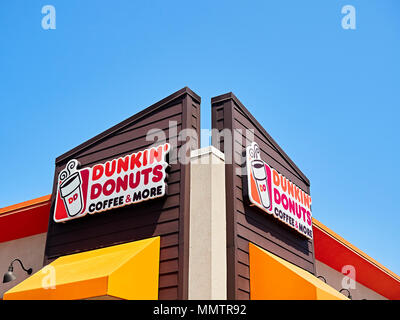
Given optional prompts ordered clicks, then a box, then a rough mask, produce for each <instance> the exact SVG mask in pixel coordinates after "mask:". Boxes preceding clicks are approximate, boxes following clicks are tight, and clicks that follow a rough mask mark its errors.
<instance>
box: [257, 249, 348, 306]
mask: <svg viewBox="0 0 400 320" xmlns="http://www.w3.org/2000/svg"><path fill="white" fill-rule="evenodd" d="M249 259H250V298H251V299H252V300H348V298H347V297H345V296H344V295H343V294H341V293H339V292H338V291H337V290H335V289H334V288H332V287H331V286H329V285H327V284H326V283H325V282H323V281H321V280H320V279H318V278H316V277H315V276H314V275H312V274H311V273H309V272H307V271H305V270H304V269H301V268H299V267H297V266H295V265H294V264H292V263H290V262H288V261H286V260H283V259H281V258H279V257H277V256H276V255H274V254H272V253H270V252H268V251H265V250H263V249H261V248H259V247H257V246H256V245H254V244H252V243H250V244H249Z"/></svg>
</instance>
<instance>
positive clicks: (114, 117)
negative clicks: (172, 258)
mask: <svg viewBox="0 0 400 320" xmlns="http://www.w3.org/2000/svg"><path fill="white" fill-rule="evenodd" d="M46 4H51V5H53V6H54V7H55V8H56V30H47V31H45V30H43V29H42V27H41V20H42V17H43V14H42V13H41V8H42V6H44V5H46ZM347 4H351V5H353V6H354V7H355V9H356V19H357V20H356V30H344V29H343V28H342V27H341V19H342V17H343V15H342V14H341V8H342V7H343V6H344V5H347ZM399 9H400V3H399V2H398V1H396V0H392V1H390V0H385V1H382V0H369V1H356V0H348V1H336V0H330V1H317V0H316V1H311V0H304V1H295V0H293V1H265V0H263V1H251V2H249V1H235V0H230V1H174V0H171V1H155V0H151V1H130V0H126V1H122V0H117V1H100V0H96V1H95V0H92V1H89V0H85V1H77V0H72V1H58V0H49V1H38V0H29V1H28V0H17V1H11V0H3V1H1V3H0V108H1V119H0V121H1V125H0V141H1V146H2V147H1V149H0V156H1V160H0V161H1V168H0V180H1V181H2V182H1V184H0V207H4V206H7V205H11V204H14V203H17V202H21V201H25V200H28V199H32V198H35V197H39V196H42V195H46V194H49V193H50V192H51V188H52V181H53V174H54V160H55V158H56V157H57V156H59V155H61V154H63V153H64V152H66V151H68V150H70V149H71V148H73V147H74V146H76V145H78V144H80V143H82V142H84V141H86V140H87V139H89V138H91V137H93V136H94V135H96V134H98V133H100V132H102V131H104V130H105V129H108V128H109V127H111V126H113V125H114V124H116V123H118V122H120V121H122V120H124V119H126V118H127V117H129V116H131V115H133V114H135V113H136V112H138V111H140V110H142V109H143V108H144V107H147V106H149V105H150V104H152V103H154V102H156V101H158V100H160V99H161V98H163V97H165V96H167V95H169V94H171V93H172V92H174V91H176V90H178V89H180V88H182V87H184V86H189V87H190V88H191V89H192V90H194V91H195V92H196V93H198V94H199V95H200V96H201V97H202V110H201V112H202V113H201V116H202V118H201V124H202V128H210V122H211V114H210V98H211V97H213V96H216V95H219V94H222V93H226V92H229V91H232V92H234V93H235V95H236V96H237V97H238V98H239V99H240V100H241V101H242V102H243V103H244V105H245V106H246V107H247V108H248V109H249V110H250V111H251V112H252V113H253V114H254V116H255V117H256V118H257V119H258V120H259V122H260V123H261V124H262V125H263V126H264V127H265V128H266V130H267V131H268V132H269V133H270V134H271V135H272V137H273V138H274V139H275V140H276V141H277V142H278V143H279V144H280V145H281V147H282V148H283V149H284V150H285V151H286V153H287V154H288V155H289V156H290V157H291V158H292V159H293V161H295V163H296V164H297V165H298V166H299V167H300V169H301V170H302V171H303V172H304V173H305V174H306V175H307V176H308V178H309V179H310V181H311V195H312V198H313V216H314V217H315V218H317V219H319V220H320V221H321V222H322V223H324V224H326V225H327V226H328V227H330V228H331V229H333V230H334V231H335V232H337V233H339V234H340V235H341V236H343V237H344V238H346V239H347V240H348V241H350V242H351V243H353V244H354V245H356V246H357V247H359V248H360V249H361V250H363V251H365V252H366V253H367V254H369V255H370V256H372V257H373V258H375V259H377V260H378V261H379V262H381V263H382V264H384V265H385V266H387V267H388V268H390V269H392V270H393V271H394V272H396V273H397V274H400V259H399V255H398V252H399V250H398V244H399V243H400V232H398V226H399V225H400V218H399V214H400V212H399V206H398V199H399V196H398V190H397V187H398V181H399V180H400V173H399V170H398V168H397V163H398V157H399V142H398V141H399V133H398V119H399V116H400V111H399V107H400V90H399V83H400V62H399V57H400V10H399ZM72 118H73V119H74V121H70V120H71V119H72ZM204 144H207V142H204V141H203V145H204Z"/></svg>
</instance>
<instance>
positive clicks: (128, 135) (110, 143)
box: [80, 114, 182, 157]
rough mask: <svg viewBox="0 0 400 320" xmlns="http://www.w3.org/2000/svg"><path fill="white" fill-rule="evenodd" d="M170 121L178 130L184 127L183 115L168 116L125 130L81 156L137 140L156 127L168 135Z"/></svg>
mask: <svg viewBox="0 0 400 320" xmlns="http://www.w3.org/2000/svg"><path fill="white" fill-rule="evenodd" d="M170 122H176V124H177V127H176V128H175V129H174V130H176V132H179V131H180V129H181V128H182V126H181V123H182V115H181V114H177V115H174V116H171V117H167V118H166V119H163V120H162V121H159V122H156V123H151V124H149V125H145V126H142V127H140V128H137V129H131V130H128V131H125V132H123V133H119V134H117V135H114V136H112V137H111V138H109V139H107V140H105V141H103V142H102V143H99V144H98V145H97V146H96V147H94V148H90V149H89V150H86V151H85V152H83V153H82V154H81V155H80V156H81V157H83V156H86V155H88V154H91V153H95V152H98V151H101V150H106V149H108V148H111V147H114V146H116V145H118V144H120V143H121V141H123V142H125V143H127V142H134V141H135V140H138V139H143V138H145V137H146V136H147V134H148V133H149V130H152V132H154V130H155V129H160V130H162V131H163V132H164V134H165V135H166V136H167V135H168V130H169V125H170Z"/></svg>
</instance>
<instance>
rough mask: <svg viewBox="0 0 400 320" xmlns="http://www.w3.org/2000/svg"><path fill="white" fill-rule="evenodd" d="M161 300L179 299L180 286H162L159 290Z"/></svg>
mask: <svg viewBox="0 0 400 320" xmlns="http://www.w3.org/2000/svg"><path fill="white" fill-rule="evenodd" d="M158 299H159V300H177V299H178V286H174V287H170V288H160V290H159V291H158Z"/></svg>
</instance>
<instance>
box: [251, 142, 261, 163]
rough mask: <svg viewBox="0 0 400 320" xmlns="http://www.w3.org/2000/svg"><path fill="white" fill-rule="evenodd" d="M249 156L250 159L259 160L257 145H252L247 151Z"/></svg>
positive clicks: (259, 154)
mask: <svg viewBox="0 0 400 320" xmlns="http://www.w3.org/2000/svg"><path fill="white" fill-rule="evenodd" d="M249 155H250V158H252V159H260V158H261V153H260V148H259V147H258V144H254V145H253V147H252V148H250V149H249Z"/></svg>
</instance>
